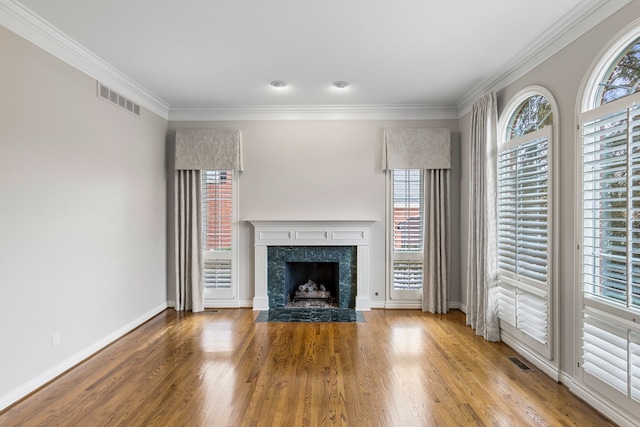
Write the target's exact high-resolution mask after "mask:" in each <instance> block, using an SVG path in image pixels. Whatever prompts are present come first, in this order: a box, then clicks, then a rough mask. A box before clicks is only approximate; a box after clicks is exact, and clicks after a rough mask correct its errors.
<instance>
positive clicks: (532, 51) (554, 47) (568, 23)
mask: <svg viewBox="0 0 640 427" xmlns="http://www.w3.org/2000/svg"><path fill="white" fill-rule="evenodd" d="M630 2H631V0H607V1H602V0H584V1H582V2H581V3H580V4H579V5H578V6H576V7H575V8H573V9H572V10H571V11H570V12H569V13H567V14H566V15H565V16H564V17H563V18H562V19H560V20H558V21H557V22H556V23H555V24H554V25H553V26H552V27H551V28H549V30H547V31H546V32H545V33H544V34H542V35H541V36H540V37H538V38H537V39H536V40H534V41H533V42H532V43H531V44H529V46H527V47H525V48H524V49H522V50H521V51H520V54H519V55H516V56H515V57H514V58H512V59H511V60H510V61H509V62H507V63H506V64H505V65H504V66H503V67H502V68H501V69H500V70H499V71H498V72H497V73H495V74H494V75H492V76H491V77H489V78H488V79H486V80H484V81H483V82H482V83H480V84H479V85H477V86H476V87H474V88H473V89H472V90H470V91H469V92H468V93H467V94H466V95H465V96H464V97H463V98H462V99H460V100H459V101H458V103H457V108H458V117H462V116H464V115H465V114H468V113H469V112H471V107H472V106H473V103H474V102H475V101H476V100H477V99H479V98H480V97H481V96H482V95H483V94H485V93H486V92H489V91H494V92H497V91H499V90H500V89H504V88H505V87H507V86H509V85H510V84H511V83H513V82H515V81H516V80H517V79H519V78H520V77H522V76H523V75H525V74H526V73H528V72H529V71H531V70H533V69H534V68H535V67H537V66H538V65H540V64H541V63H542V62H544V61H546V60H547V59H549V58H550V57H551V56H552V55H554V54H555V53H557V52H558V51H560V49H562V48H564V47H565V46H567V45H568V44H569V43H571V42H573V41H574V40H576V39H577V38H578V37H580V36H582V35H583V34H584V33H586V32H587V31H589V30H591V29H592V28H593V27H595V26H596V25H598V24H600V23H601V22H602V21H604V20H605V19H607V18H608V17H610V16H611V15H613V14H614V13H616V12H617V11H618V10H620V9H622V8H623V7H624V6H626V5H627V4H629V3H630Z"/></svg>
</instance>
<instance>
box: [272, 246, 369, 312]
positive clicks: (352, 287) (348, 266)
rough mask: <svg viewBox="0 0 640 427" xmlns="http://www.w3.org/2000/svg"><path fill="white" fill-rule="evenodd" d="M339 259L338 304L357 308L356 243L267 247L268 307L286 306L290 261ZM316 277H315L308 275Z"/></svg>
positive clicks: (319, 261) (336, 260) (328, 261)
mask: <svg viewBox="0 0 640 427" xmlns="http://www.w3.org/2000/svg"><path fill="white" fill-rule="evenodd" d="M302 262H306V263H337V264H338V289H337V292H336V293H337V295H334V296H336V297H337V298H338V307H340V308H355V305H356V291H357V248H356V247H355V246H269V247H267V295H268V297H269V308H279V307H284V306H285V305H286V304H287V302H288V294H289V292H290V290H288V289H286V280H285V273H286V264H287V263H302ZM309 279H313V278H309Z"/></svg>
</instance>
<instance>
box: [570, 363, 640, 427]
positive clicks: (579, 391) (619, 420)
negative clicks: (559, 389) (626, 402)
mask: <svg viewBox="0 0 640 427" xmlns="http://www.w3.org/2000/svg"><path fill="white" fill-rule="evenodd" d="M560 382H561V383H562V384H564V385H565V386H567V388H568V389H569V391H571V393H573V394H575V395H576V396H578V397H579V398H580V399H582V400H584V401H585V402H587V404H589V405H591V406H592V407H593V409H595V410H596V411H598V412H600V413H601V414H602V415H604V416H605V417H607V418H609V420H611V421H613V422H614V423H615V424H617V425H619V426H621V427H637V426H639V425H640V415H638V414H633V413H631V412H629V411H627V410H626V409H624V408H622V407H620V405H617V404H616V403H615V402H613V401H611V400H609V399H607V398H606V397H605V396H600V395H599V394H597V393H594V392H593V391H592V390H590V389H589V388H587V387H585V386H584V385H582V384H581V383H580V382H578V381H575V380H574V379H573V378H572V377H571V376H570V375H568V374H567V373H566V372H561V375H560Z"/></svg>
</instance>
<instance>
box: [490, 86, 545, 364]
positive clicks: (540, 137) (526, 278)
mask: <svg viewBox="0 0 640 427" xmlns="http://www.w3.org/2000/svg"><path fill="white" fill-rule="evenodd" d="M550 100H553V98H552V96H551V94H550V93H549V92H548V91H547V90H546V89H544V88H542V87H537V86H536V87H530V88H527V89H525V90H524V91H522V92H520V93H519V94H517V95H516V96H515V97H514V98H513V99H512V100H511V101H510V102H509V104H508V105H507V106H506V107H505V110H504V113H503V118H502V119H501V120H500V125H499V129H500V136H501V138H500V140H499V146H498V180H497V183H498V267H499V270H498V278H499V290H500V307H499V308H500V320H501V322H500V327H501V331H502V333H503V334H508V335H509V336H510V337H511V338H512V339H514V340H518V341H519V343H520V345H524V346H527V348H529V349H531V350H535V351H536V352H538V353H539V354H541V355H543V356H545V357H546V358H547V359H551V358H552V353H551V348H552V345H551V342H552V339H551V337H552V335H553V331H552V328H551V313H552V310H551V307H552V306H553V305H552V303H551V301H552V300H553V291H552V285H553V280H552V276H551V273H552V268H553V266H554V262H553V259H552V256H551V255H552V250H551V244H552V239H553V233H552V222H553V221H552V205H553V197H552V187H553V186H552V184H553V175H552V172H553V171H552V159H553V156H552V149H553V145H554V144H553V140H554V137H553V136H554V134H553V124H554V119H555V115H557V113H556V114H554V110H556V111H557V108H555V107H554V105H555V104H553V105H552V102H551V101H550Z"/></svg>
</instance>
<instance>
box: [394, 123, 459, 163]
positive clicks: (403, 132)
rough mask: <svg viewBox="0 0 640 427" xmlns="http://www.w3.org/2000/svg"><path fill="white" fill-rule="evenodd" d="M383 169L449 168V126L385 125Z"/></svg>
mask: <svg viewBox="0 0 640 427" xmlns="http://www.w3.org/2000/svg"><path fill="white" fill-rule="evenodd" d="M382 169H383V170H388V169H451V130H450V129H448V128H401V129H385V131H384V140H383V146H382Z"/></svg>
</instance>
